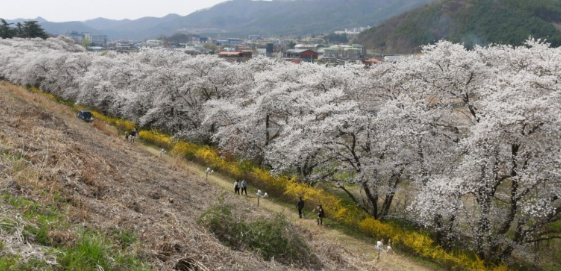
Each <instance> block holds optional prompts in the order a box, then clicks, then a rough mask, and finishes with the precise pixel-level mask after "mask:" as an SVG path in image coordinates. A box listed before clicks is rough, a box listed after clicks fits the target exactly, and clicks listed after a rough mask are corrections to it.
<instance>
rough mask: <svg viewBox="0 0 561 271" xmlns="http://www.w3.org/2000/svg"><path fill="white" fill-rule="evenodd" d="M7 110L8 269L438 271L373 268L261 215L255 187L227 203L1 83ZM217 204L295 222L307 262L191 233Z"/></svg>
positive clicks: (147, 154)
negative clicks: (286, 260)
mask: <svg viewBox="0 0 561 271" xmlns="http://www.w3.org/2000/svg"><path fill="white" fill-rule="evenodd" d="M0 103H1V104H3V105H5V106H2V107H0V172H1V173H2V175H1V177H0V184H1V186H0V187H2V188H1V190H0V193H1V195H2V197H1V198H0V202H2V210H3V212H2V213H0V221H1V222H0V269H1V270H44V269H46V268H52V270H94V269H95V270H101V268H103V269H104V270H263V268H264V267H265V269H267V270H310V269H313V270H317V269H322V270H386V271H398V270H403V269H404V268H405V269H407V270H419V271H429V270H433V269H432V268H429V267H426V266H424V265H422V264H420V263H418V262H416V261H415V260H411V259H408V258H406V257H403V256H400V255H397V254H393V253H391V254H387V255H382V257H381V258H379V259H378V260H375V261H374V259H376V257H378V255H377V254H376V252H375V251H376V250H375V248H374V245H373V244H374V242H373V241H369V240H365V239H364V238H361V239H358V238H354V237H351V236H347V235H344V234H341V233H340V232H339V231H337V230H334V229H331V227H330V226H329V225H326V226H325V227H318V226H316V225H315V222H314V220H313V219H311V218H310V217H308V218H306V219H298V218H297V214H296V212H295V211H294V210H293V209H292V208H290V209H289V208H286V206H282V205H279V204H275V203H272V202H271V201H270V200H262V201H261V207H260V208H257V207H256V197H255V196H253V195H252V193H254V192H255V191H254V190H253V189H252V187H250V195H249V196H248V197H244V198H241V197H236V196H234V195H233V194H231V193H225V192H224V191H230V189H231V185H232V180H230V179H229V178H227V177H225V176H222V175H220V174H217V173H216V174H214V175H212V176H210V178H208V181H207V180H205V173H204V167H201V166H199V165H195V164H192V163H189V162H186V161H182V160H179V159H177V158H174V157H171V156H167V155H164V156H162V155H160V154H159V151H158V150H156V149H153V148H150V147H146V146H144V145H142V144H139V143H130V142H126V141H125V140H123V138H122V136H120V135H119V134H118V133H117V132H116V131H115V130H114V129H113V127H111V126H107V125H105V124H104V123H102V122H98V121H94V122H93V123H91V124H89V123H85V122H83V121H81V120H79V119H77V118H76V117H75V115H74V112H73V111H72V110H71V109H70V108H68V107H67V106H65V105H62V104H58V103H56V102H54V101H52V100H50V99H47V98H46V97H44V96H41V95H38V94H34V93H31V92H29V91H27V90H25V89H23V88H20V87H17V86H14V85H11V84H9V83H6V82H0ZM219 199H221V201H222V202H223V203H222V204H226V205H220V206H237V207H234V208H233V209H232V211H233V212H234V213H235V215H236V216H239V217H240V218H242V219H246V220H248V221H256V218H260V217H265V218H267V219H269V220H271V221H273V222H276V221H278V220H277V218H278V217H281V218H282V219H283V220H284V219H287V220H288V221H291V222H290V224H289V226H288V227H289V228H287V229H286V230H288V232H286V233H287V234H290V235H291V236H299V237H301V238H303V240H305V243H306V247H307V248H308V249H309V251H305V252H304V253H303V254H306V255H309V256H311V257H309V258H307V261H306V262H304V263H298V262H294V263H291V264H288V265H287V264H286V263H285V264H283V263H280V262H279V261H281V262H282V259H279V260H277V261H275V260H272V261H265V260H263V259H262V258H261V257H259V256H258V255H257V254H256V253H251V252H248V251H245V250H243V249H242V250H239V249H232V248H231V247H230V246H229V245H228V246H227V245H224V244H223V243H221V241H219V240H218V239H217V238H216V237H215V235H213V234H212V232H209V231H208V229H206V228H205V227H204V226H202V225H201V224H200V223H197V222H196V221H197V220H198V217H199V216H200V215H201V214H202V213H203V212H206V210H209V208H210V210H213V207H212V206H215V205H216V204H218V202H219ZM273 213H276V215H273ZM279 214H282V215H279ZM310 215H311V214H310ZM310 215H309V216H310ZM285 216H286V218H284V217H285ZM285 221H286V220H285ZM281 223H282V224H284V223H285V222H281ZM262 230H265V229H262ZM275 238H280V237H279V236H275ZM62 255H64V256H62Z"/></svg>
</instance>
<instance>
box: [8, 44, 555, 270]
mask: <svg viewBox="0 0 561 271" xmlns="http://www.w3.org/2000/svg"><path fill="white" fill-rule="evenodd" d="M0 47H1V50H0V77H2V78H3V79H6V80H10V81H12V82H15V83H19V84H23V85H30V86H37V87H39V88H40V89H42V90H43V91H46V92H49V93H53V94H56V95H58V96H61V97H64V98H65V99H71V100H73V101H75V102H77V103H79V104H83V105H87V106H90V107H93V108H96V109H98V110H101V111H102V112H104V113H107V114H111V115H113V116H116V117H121V118H126V119H130V120H133V121H135V122H137V123H139V124H140V125H141V126H143V127H147V128H148V127H150V128H153V129H158V130H161V131H164V132H167V133H170V134H173V135H175V136H176V137H177V138H182V139H187V140H190V141H195V142H205V143H209V144H215V145H217V146H218V147H220V149H221V150H223V151H224V153H225V154H234V155H236V156H238V157H240V158H245V159H252V160H254V161H258V162H260V163H261V164H262V165H265V166H268V167H270V168H271V169H273V170H274V171H275V172H277V173H284V174H292V175H295V176H297V177H298V178H299V180H301V181H302V182H305V183H309V184H311V185H314V184H315V183H318V182H335V183H338V186H339V187H341V188H344V187H345V185H346V184H347V183H353V184H356V185H358V186H359V187H360V188H361V194H360V195H358V194H354V195H353V194H352V192H350V191H349V193H350V195H353V197H351V198H352V199H354V200H356V203H357V204H358V205H359V206H360V208H362V209H363V210H364V211H365V212H367V213H368V214H369V215H370V216H372V217H373V218H375V219H378V220H400V221H407V222H408V223H411V224H412V225H414V226H416V227H419V228H426V229H429V230H430V231H431V232H433V233H434V236H435V238H436V241H437V242H438V243H439V244H440V245H441V246H442V247H444V248H446V249H449V250H453V249H457V248H459V247H462V248H465V249H468V250H471V251H473V252H475V253H476V254H477V255H478V257H479V258H480V259H483V260H486V261H488V262H490V263H500V262H505V263H509V262H510V261H512V260H513V256H516V258H517V259H520V258H523V259H527V260H529V259H532V255H534V253H544V251H543V250H539V248H538V246H536V244H545V243H547V242H550V241H551V240H556V239H559V238H560V237H561V236H560V234H561V228H560V227H559V221H560V220H561V199H560V196H561V185H560V180H559V177H560V173H561V172H560V170H561V167H560V163H561V158H560V157H559V153H560V151H561V129H559V128H560V127H561V123H560V120H559V118H558V116H559V115H561V112H560V111H561V103H560V98H561V96H560V91H559V90H560V88H561V84H560V83H559V82H560V80H559V79H560V78H559V76H560V74H561V70H560V69H561V67H560V66H559V64H558V63H560V60H561V51H560V50H559V49H554V48H550V46H549V44H545V43H543V42H540V41H536V40H529V41H527V42H526V43H525V44H524V45H523V46H520V47H510V46H491V47H475V48H474V49H473V50H466V49H465V48H464V47H463V46H461V45H457V44H453V43H450V42H439V43H437V44H436V45H431V46H426V47H424V49H423V55H422V56H420V57H415V58H409V59H407V60H405V61H403V62H399V63H384V64H381V65H377V66H373V67H370V68H365V67H364V66H362V65H348V66H344V67H323V66H319V65H315V64H300V65H294V64H288V63H280V62H276V61H273V60H270V59H266V58H255V59H252V60H250V61H248V62H245V63H239V64H233V63H228V62H226V61H223V60H221V59H219V58H217V57H215V56H197V57H191V56H189V55H186V54H183V53H180V52H171V51H143V52H139V53H135V54H117V53H114V52H106V53H88V52H84V51H83V49H81V48H80V47H76V46H75V45H74V44H73V43H72V42H71V41H69V40H66V39H64V38H57V39H52V38H51V39H47V40H46V41H43V40H23V39H14V40H1V41H0ZM396 202H399V204H396ZM549 253H554V252H552V251H549ZM551 266H552V268H555V267H558V265H555V263H551Z"/></svg>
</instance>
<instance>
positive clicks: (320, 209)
mask: <svg viewBox="0 0 561 271" xmlns="http://www.w3.org/2000/svg"><path fill="white" fill-rule="evenodd" d="M315 212H316V213H317V214H318V221H317V222H318V225H323V218H324V217H325V211H324V210H323V207H321V204H318V206H317V207H316V210H315Z"/></svg>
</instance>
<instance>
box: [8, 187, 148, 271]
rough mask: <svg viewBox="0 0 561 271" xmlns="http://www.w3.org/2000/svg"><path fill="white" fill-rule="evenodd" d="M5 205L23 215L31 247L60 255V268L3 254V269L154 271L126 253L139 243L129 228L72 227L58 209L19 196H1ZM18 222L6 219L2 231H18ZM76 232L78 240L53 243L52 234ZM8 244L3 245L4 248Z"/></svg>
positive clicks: (24, 232)
mask: <svg viewBox="0 0 561 271" xmlns="http://www.w3.org/2000/svg"><path fill="white" fill-rule="evenodd" d="M2 201H3V204H6V205H9V206H11V207H12V208H14V209H16V210H18V211H19V212H20V213H22V217H23V219H24V220H25V221H27V222H28V223H26V225H25V226H24V227H23V232H22V234H23V236H24V238H25V239H26V240H27V242H29V243H31V244H39V245H41V246H43V247H47V248H50V250H49V251H50V252H47V253H48V254H51V255H56V256H57V262H58V263H59V265H56V266H49V265H48V264H47V263H46V262H44V261H41V260H37V259H30V260H28V261H23V260H22V259H21V258H20V257H18V256H17V255H2V257H0V270H76V271H78V270H100V268H103V270H105V271H109V270H115V271H117V270H153V269H151V267H150V265H149V264H148V263H147V262H146V261H145V260H143V259H141V258H140V257H139V256H138V255H135V254H133V253H129V252H127V248H129V247H131V246H133V245H135V244H137V243H138V242H139V240H138V238H137V236H136V233H135V232H134V231H131V230H127V229H120V230H113V231H111V232H109V233H107V234H106V233H104V232H101V231H99V230H96V229H92V228H88V229H86V228H84V227H83V226H77V225H71V224H70V223H69V222H68V221H67V220H66V219H64V217H65V214H64V213H63V212H61V211H60V210H59V209H57V208H56V206H54V205H53V206H43V205H41V204H40V203H37V202H34V201H31V200H28V199H25V198H23V197H20V196H14V195H10V194H6V193H4V194H2ZM16 227H17V223H16V222H14V221H13V220H11V219H8V218H3V219H2V220H1V221H0V230H1V231H8V232H12V231H15V230H16ZM55 231H59V232H68V231H70V232H73V233H76V237H75V238H70V240H68V241H67V242H65V241H64V240H63V241H62V242H61V241H60V240H59V241H57V240H54V239H53V237H52V236H51V235H50V234H51V233H53V232H55ZM4 246H5V244H1V245H0V247H1V248H3V247H4Z"/></svg>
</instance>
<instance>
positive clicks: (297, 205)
mask: <svg viewBox="0 0 561 271" xmlns="http://www.w3.org/2000/svg"><path fill="white" fill-rule="evenodd" d="M296 207H298V216H299V217H300V218H302V217H303V216H302V209H304V200H303V199H302V197H300V200H299V201H298V203H296Z"/></svg>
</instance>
